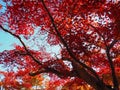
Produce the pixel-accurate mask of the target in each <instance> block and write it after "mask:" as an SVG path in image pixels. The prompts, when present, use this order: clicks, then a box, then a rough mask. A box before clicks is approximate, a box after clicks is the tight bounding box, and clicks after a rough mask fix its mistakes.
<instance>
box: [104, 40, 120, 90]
mask: <svg viewBox="0 0 120 90" xmlns="http://www.w3.org/2000/svg"><path fill="white" fill-rule="evenodd" d="M116 42H117V40H114V41H113V42H112V43H111V44H110V45H109V46H108V47H106V55H107V58H108V60H109V64H110V68H111V72H112V79H113V85H114V89H115V90H119V83H118V80H117V76H116V74H115V66H114V64H113V62H112V58H111V56H110V49H111V48H112V47H113V46H114V44H115V43H116Z"/></svg>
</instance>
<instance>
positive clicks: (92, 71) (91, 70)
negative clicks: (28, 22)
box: [40, 0, 100, 80]
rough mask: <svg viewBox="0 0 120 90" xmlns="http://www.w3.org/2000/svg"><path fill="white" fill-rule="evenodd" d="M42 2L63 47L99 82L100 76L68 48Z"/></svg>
mask: <svg viewBox="0 0 120 90" xmlns="http://www.w3.org/2000/svg"><path fill="white" fill-rule="evenodd" d="M40 1H41V2H42V4H43V6H44V8H45V10H46V12H47V13H48V15H49V17H50V20H51V23H52V24H53V27H54V29H55V31H56V33H57V35H58V37H59V38H60V40H61V42H62V43H63V45H64V46H65V47H66V49H67V51H68V53H69V55H70V56H71V57H72V58H73V59H74V60H75V61H76V62H78V63H79V64H80V65H81V66H83V67H84V68H86V69H87V70H89V71H90V72H91V73H92V74H93V75H94V76H95V77H96V78H97V79H98V80H100V79H99V76H98V75H97V73H96V72H95V71H94V70H93V69H92V68H90V67H88V66H87V65H85V64H84V63H82V62H80V61H79V59H77V58H76V57H75V55H74V54H73V53H72V51H71V49H70V48H69V47H68V45H67V43H66V42H65V40H64V39H63V38H62V36H61V34H60V32H59V31H58V28H57V26H56V25H55V22H54V19H53V17H52V15H51V14H50V12H49V10H48V8H47V7H46V5H45V3H44V0H40Z"/></svg>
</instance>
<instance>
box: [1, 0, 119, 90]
mask: <svg viewBox="0 0 120 90" xmlns="http://www.w3.org/2000/svg"><path fill="white" fill-rule="evenodd" d="M4 1H5V3H6V8H7V10H6V12H5V13H4V17H6V20H4V22H3V21H0V23H1V25H0V27H1V30H3V31H5V32H6V33H9V34H11V35H13V36H14V37H15V38H17V39H18V40H19V41H20V42H21V44H22V45H23V47H20V46H17V47H16V49H15V50H11V51H4V52H1V54H0V59H1V61H0V62H1V63H2V64H5V65H8V64H11V63H12V64H17V65H18V66H19V67H24V68H30V69H29V70H28V71H30V72H31V71H32V73H30V75H31V76H34V75H38V74H40V73H44V72H45V73H54V74H55V75H58V76H59V77H61V78H71V77H76V78H77V79H78V80H79V81H81V82H84V84H86V83H87V84H89V85H91V86H92V87H93V88H95V89H96V90H112V89H113V88H114V89H115V90H118V89H119V82H120V81H119V75H120V17H119V16H120V1H115V0H35V1H34V0H33V1H31V0H24V1H23V0H4ZM2 17H3V14H2V15H1V17H0V18H2ZM1 20H2V19H1ZM6 23H7V26H8V29H5V28H4V25H5V24H6ZM37 27H40V28H39V29H36V28H37ZM37 31H38V33H35V32H37ZM40 35H43V36H47V37H46V38H45V40H46V41H47V42H46V43H45V44H46V45H49V46H51V47H52V46H55V45H56V46H58V47H59V48H60V53H59V57H58V56H57V55H55V57H53V53H48V51H47V49H42V50H41V49H39V50H38V51H36V50H33V49H31V47H27V45H26V44H25V42H24V41H23V40H22V38H25V39H26V40H28V41H29V40H30V38H32V39H31V41H32V42H34V43H35V44H36V46H38V47H39V48H41V44H42V43H41V42H37V41H36V39H37V40H38V39H39V37H40ZM18 72H19V74H18V75H22V73H21V71H19V69H18ZM106 78H107V80H106ZM108 79H109V80H108ZM74 82H76V80H74ZM60 83H61V84H62V82H60ZM56 85H57V84H56ZM109 85H110V86H109Z"/></svg>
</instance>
